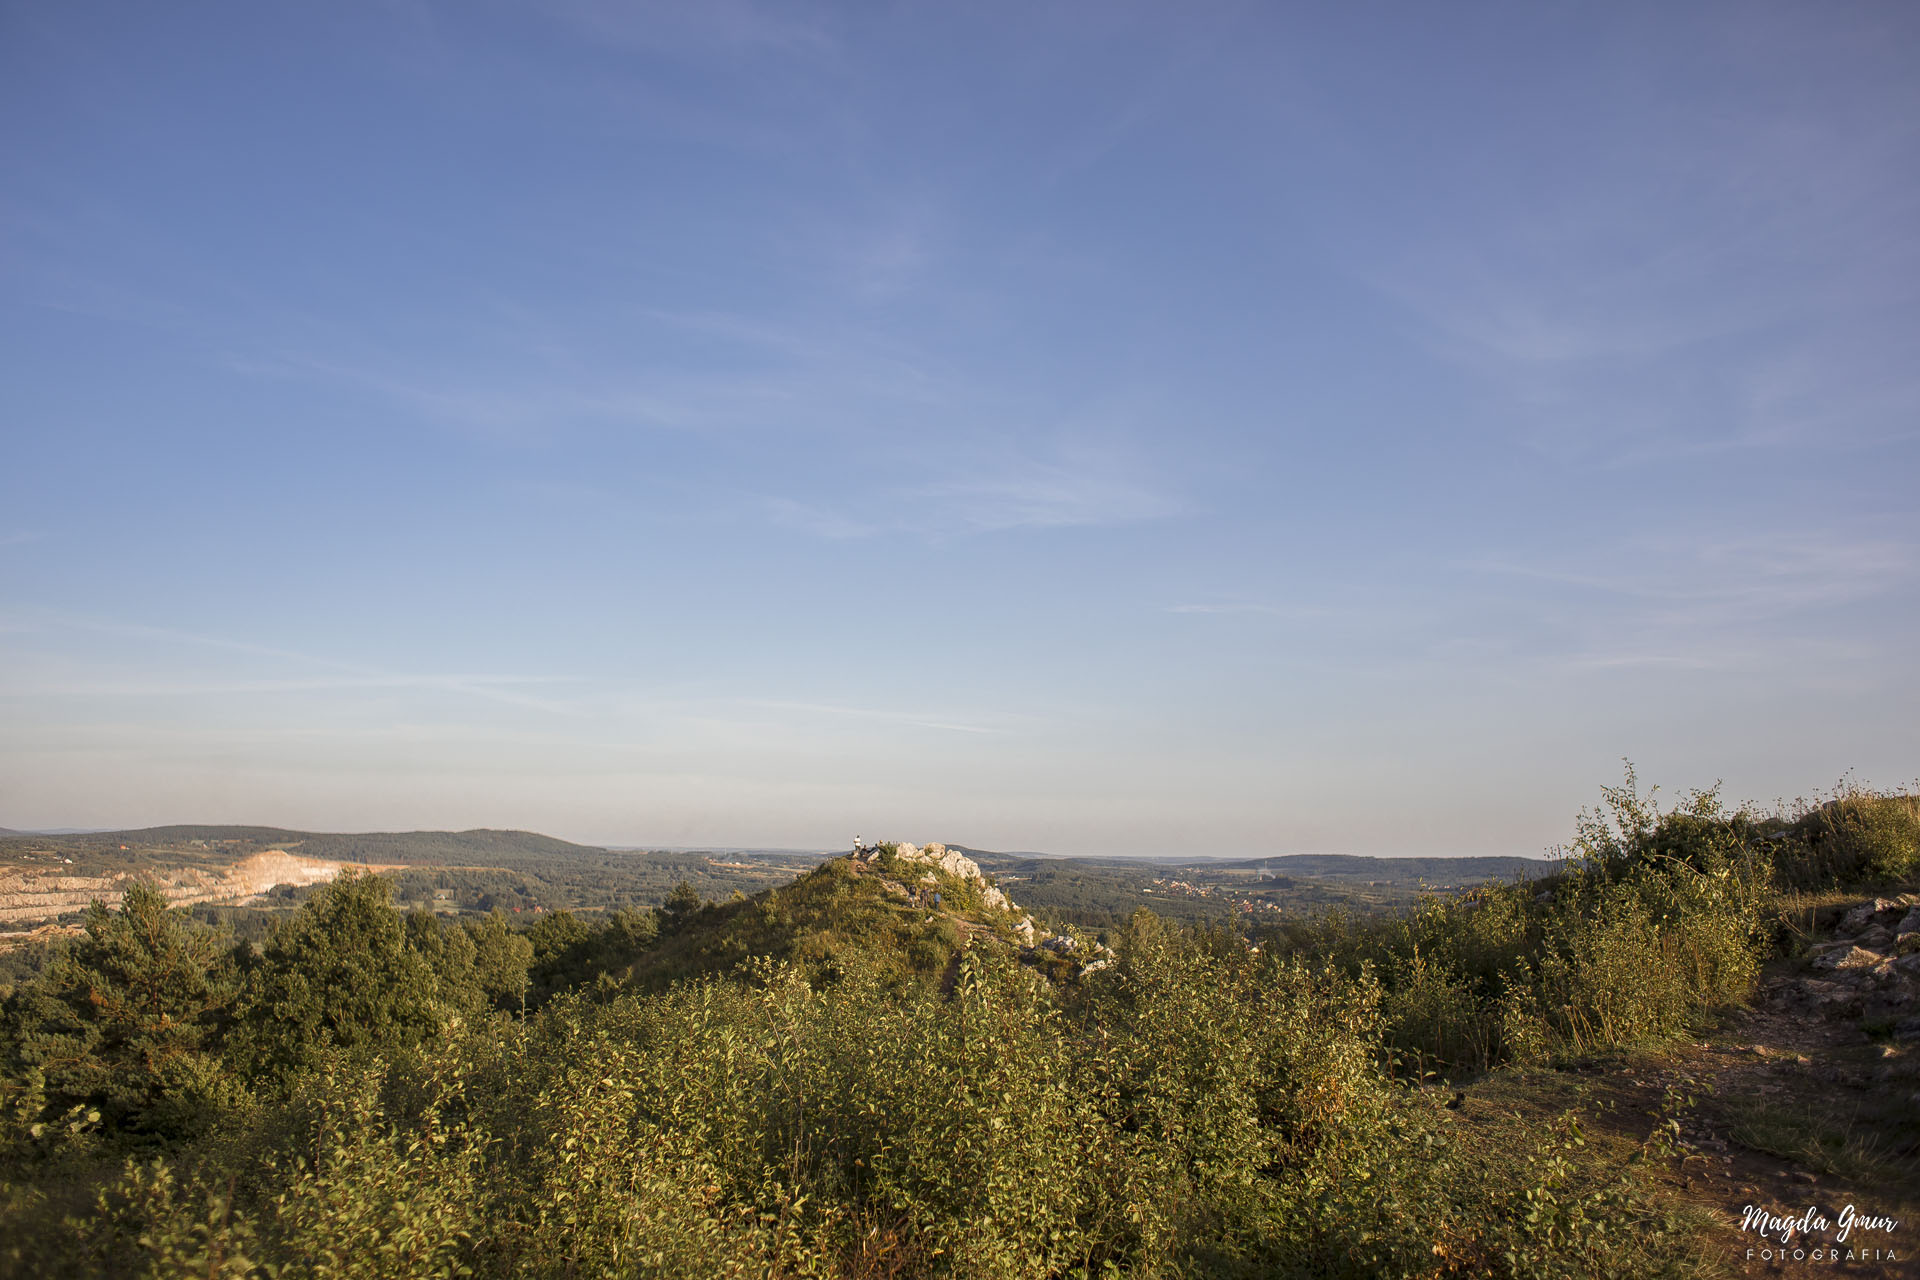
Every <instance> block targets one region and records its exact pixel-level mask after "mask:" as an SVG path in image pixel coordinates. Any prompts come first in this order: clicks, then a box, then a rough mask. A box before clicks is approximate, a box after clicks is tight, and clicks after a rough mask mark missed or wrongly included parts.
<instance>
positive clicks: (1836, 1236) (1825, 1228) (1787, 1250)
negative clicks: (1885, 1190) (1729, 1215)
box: [1740, 1204, 1900, 1262]
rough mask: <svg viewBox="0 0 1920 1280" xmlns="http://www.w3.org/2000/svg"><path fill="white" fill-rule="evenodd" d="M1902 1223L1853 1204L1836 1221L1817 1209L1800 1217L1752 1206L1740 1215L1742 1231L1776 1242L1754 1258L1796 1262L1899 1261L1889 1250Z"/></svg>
mask: <svg viewBox="0 0 1920 1280" xmlns="http://www.w3.org/2000/svg"><path fill="white" fill-rule="evenodd" d="M1899 1225H1900V1222H1899V1220H1898V1219H1896V1218H1890V1217H1886V1216H1884V1215H1880V1214H1871V1213H1862V1212H1861V1211H1860V1210H1858V1209H1856V1208H1855V1207H1854V1206H1852V1205H1848V1206H1847V1207H1846V1208H1844V1209H1842V1210H1841V1211H1840V1212H1839V1214H1838V1215H1837V1216H1836V1217H1835V1218H1834V1219H1832V1220H1829V1219H1828V1218H1827V1216H1826V1215H1825V1214H1823V1213H1821V1212H1820V1210H1818V1209H1815V1208H1813V1207H1811V1206H1809V1207H1808V1208H1807V1210H1806V1212H1804V1213H1802V1214H1800V1215H1798V1216H1797V1217H1789V1216H1788V1215H1786V1214H1784V1213H1773V1212H1770V1211H1769V1210H1766V1209H1762V1208H1761V1207H1760V1206H1758V1205H1751V1204H1750V1205H1748V1206H1747V1207H1746V1209H1745V1210H1744V1211H1743V1212H1742V1213H1741V1215H1740V1230H1741V1231H1743V1232H1744V1231H1751V1232H1753V1233H1754V1234H1755V1235H1757V1236H1759V1237H1760V1238H1761V1239H1762V1240H1766V1241H1771V1242H1775V1243H1774V1244H1771V1245H1755V1246H1754V1247H1752V1248H1750V1249H1748V1250H1747V1257H1748V1258H1749V1259H1758V1260H1760V1261H1761V1262H1775V1261H1784V1260H1786V1259H1788V1258H1791V1259H1793V1260H1794V1261H1795V1262H1802V1261H1813V1262H1898V1261H1899V1260H1900V1256H1899V1254H1898V1253H1897V1252H1896V1251H1895V1250H1893V1249H1892V1248H1890V1247H1887V1246H1890V1245H1891V1244H1892V1243H1893V1242H1892V1241H1891V1240H1890V1239H1888V1238H1887V1237H1890V1236H1892V1234H1893V1230H1894V1228H1895V1227H1898V1226H1899ZM1876 1232H1878V1233H1883V1234H1879V1235H1876V1234H1875V1233H1876ZM1829 1235H1831V1236H1832V1237H1833V1238H1832V1240H1831V1241H1830V1242H1829V1241H1828V1240H1827V1239H1826V1237H1827V1236H1829ZM1815 1237H1819V1238H1818V1239H1816V1238H1815ZM1856 1237H1857V1238H1856Z"/></svg>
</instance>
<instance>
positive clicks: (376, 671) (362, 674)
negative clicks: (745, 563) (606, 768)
mask: <svg viewBox="0 0 1920 1280" xmlns="http://www.w3.org/2000/svg"><path fill="white" fill-rule="evenodd" d="M15 622H16V623H17V625H15V626H10V627H9V628H8V630H9V631H11V632H13V633H15V634H21V633H29V632H32V631H42V630H54V631H59V630H66V631H77V632H88V633H93V634H96V635H105V636H119V637H123V638H126V639H132V640H139V641H143V642H146V643H148V644H153V643H165V644H173V645H185V646H190V647H194V648H201V649H212V650H215V651H220V652H226V653H233V654H246V655H249V656H252V657H258V658H268V659H273V660H277V661H283V662H289V663H293V664H295V665H297V666H303V667H306V668H309V669H310V670H311V669H314V668H317V669H318V670H319V671H321V672H324V673H326V674H297V675H289V676H278V675H276V676H262V677H254V678H229V679H215V680H199V681H196V680H152V679H131V680H129V679H124V678H121V679H97V678H83V679H78V680H73V679H67V680H59V681H47V682H44V683H41V684H17V685H13V686H0V696H8V697H15V698H21V697H34V696H102V697H104V696H145V697H165V696H175V695H179V696H191V695H196V694H216V693H231V694H247V693H259V694H267V693H296V692H309V691H318V690H326V689H343V690H344V689H353V688H360V689H421V690H439V691H442V692H447V693H457V694H463V695H466V696H469V697H474V698H479V699H482V700H485V701H489V702H497V703H501V704H505V705H509V706H516V707H524V708H527V709H530V710H536V711H543V712H547V713H549V714H553V715H578V714H580V711H579V709H578V708H577V707H574V706H572V705H569V704H567V703H564V702H557V701H554V700H552V699H549V698H541V697H536V696H534V695H532V694H528V693H523V692H521V691H520V690H521V688H522V687H524V686H528V685H554V684H563V683H568V682H569V681H568V680H566V679H565V678H563V677H554V676H516V675H472V674H465V673H438V672H404V671H392V670H386V669H382V668H379V667H373V666H368V665H366V664H363V663H356V662H343V661H340V660H338V659H334V658H327V657H323V656H320V655H317V654H312V653H304V652H301V651H299V650H294V649H287V648H282V647H279V646H275V645H265V644H258V643H255V642H252V641H246V640H233V639H229V638H227V637H224V636H213V635H205V634H201V633H198V632H192V631H182V630H178V629H175V628H171V627H154V626H147V625H143V624H138V623H124V622H114V621H106V620H101V619H95V618H80V617H73V616H71V615H57V614H55V615H40V616H38V617H35V618H29V619H17V620H15ZM67 658H68V661H69V662H72V661H73V658H72V655H71V654H69V655H67Z"/></svg>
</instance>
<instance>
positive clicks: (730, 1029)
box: [6, 919, 1632, 1278]
mask: <svg viewBox="0 0 1920 1280" xmlns="http://www.w3.org/2000/svg"><path fill="white" fill-rule="evenodd" d="M1219 941H1221V940H1219V939H1215V940H1213V942H1212V943H1210V942H1209V941H1208V940H1206V939H1196V938H1193V937H1191V936H1186V935H1178V934H1173V933H1170V932H1168V931H1166V930H1164V929H1162V928H1160V927H1159V926H1158V925H1157V923H1156V922H1153V921H1152V920H1150V919H1146V920H1142V921H1141V922H1139V924H1138V925H1137V926H1136V927H1135V928H1133V929H1130V930H1129V931H1128V932H1127V935H1126V937H1125V938H1124V939H1123V942H1124V948H1123V956H1124V959H1123V961H1122V963H1121V964H1120V965H1119V966H1117V968H1116V969H1115V970H1112V971H1110V972H1109V973H1108V974H1103V975H1100V977H1099V979H1098V980H1096V981H1093V982H1090V983H1089V984H1087V987H1086V988H1085V989H1084V990H1081V991H1078V992H1075V993H1072V995H1071V997H1070V998H1066V999H1063V998H1062V997H1061V996H1060V994H1059V993H1057V992H1056V991H1055V989H1054V988H1052V987H1051V986H1050V985H1049V984H1047V983H1045V982H1044V981H1042V980H1040V979H1038V978H1037V977H1036V976H1035V975H1033V974H1032V973H1030V972H1028V971H1027V970H1024V969H1022V968H1020V967H1019V966H1017V965H1013V964H1010V963H1007V962H1004V961H997V960H990V959H982V960H979V961H973V960H970V961H969V963H968V965H967V967H966V972H965V974H964V975H963V978H962V980H961V982H960V984H959V986H958V987H957V989H956V991H955V992H954V994H953V996H952V998H951V999H949V998H946V997H943V996H942V995H941V994H940V993H939V991H938V989H937V987H934V986H932V985H926V986H922V987H920V988H917V989H915V990H912V991H904V990H902V989H901V988H900V987H899V986H898V985H897V984H895V983H894V982H892V981H890V980H881V979H878V978H876V977H874V976H872V975H866V974H862V973H859V972H857V971H848V972H846V973H845V974H844V975H843V976H842V978H841V980H839V981H838V982H835V983H833V984H831V985H827V986H820V985H816V984H814V983H812V982H810V981H808V980H807V979H806V977H805V975H804V974H803V973H802V972H801V971H800V970H799V969H798V968H797V967H795V966H793V965H791V964H787V965H771V964H761V965H757V966H753V967H752V968H751V969H750V970H749V971H747V972H745V973H742V974H740V975H737V976H735V977H732V978H726V979H710V980H705V981H700V982H694V983H687V984H682V985H680V986H678V987H676V988H674V989H673V990H671V991H669V992H666V993H664V994H661V995H657V996H646V997H643V996H635V995H630V994H629V995H622V996H618V997H616V998H614V999H611V1000H604V1001H598V1002H596V1001H589V1000H582V999H578V998H574V997H566V998H562V999H559V1000H556V1001H555V1002H554V1003H553V1004H552V1005H550V1006H549V1007H548V1008H547V1009H546V1010H544V1011H543V1012H542V1013H541V1014H540V1015H538V1016H536V1017H534V1018H532V1019H530V1020H528V1021H526V1022H523V1023H512V1022H502V1023H497V1024H494V1025H492V1026H491V1027H486V1028H475V1029H470V1030H468V1031H466V1032H464V1033H461V1032H455V1033H451V1034H446V1035H442V1036H440V1037H437V1038H434V1039H432V1040H431V1041H429V1042H428V1043H427V1044H425V1045H423V1046H421V1048H420V1050H419V1052H417V1053H416V1054H414V1055H412V1056H411V1057H410V1058H409V1059H408V1060H406V1061H405V1062H404V1063H402V1062H395V1063H393V1064H390V1065H387V1066H385V1067H379V1066H373V1065H367V1064H355V1063H353V1062H352V1061H351V1060H350V1057H349V1056H348V1055H346V1054H344V1053H336V1054H328V1055H323V1057H324V1059H325V1060H324V1062H323V1063H322V1065H321V1066H320V1067H318V1068H316V1070H315V1071H314V1072H313V1073H312V1074H310V1075H308V1076H305V1077H303V1078H302V1079H301V1081H300V1082H299V1083H298V1084H297V1085H296V1086H295V1087H294V1088H293V1089H292V1090H291V1091H290V1092H289V1093H288V1095H287V1096H286V1098H285V1099H284V1100H283V1101H282V1102H280V1103H278V1104H277V1105H275V1106H273V1107H270V1108H267V1109H264V1110H263V1111H261V1112H258V1113H256V1114H254V1115H252V1116H251V1117H248V1118H247V1119H246V1121H245V1122H244V1123H237V1124H235V1125H233V1126H231V1127H230V1129H229V1130H228V1131H227V1132H226V1133H224V1134H221V1135H219V1136H218V1137H217V1138H209V1139H207V1140H203V1141H202V1142H200V1143H198V1144H196V1145H193V1146H190V1147H186V1148H183V1149H181V1150H180V1151H178V1152H177V1153H176V1154H175V1155H174V1156H173V1158H171V1159H170V1160H167V1161H164V1162H157V1163H143V1162H140V1161H137V1160H136V1161H133V1162H130V1163H127V1164H126V1165H124V1166H123V1167H122V1168H121V1169H120V1170H119V1171H118V1172H117V1173H114V1174H112V1175H111V1176H110V1177H108V1178H107V1179H106V1180H105V1182H104V1183H103V1184H102V1185H101V1188H100V1190H99V1191H98V1193H97V1194H96V1196H95V1197H94V1199H93V1200H92V1201H91V1202H89V1203H87V1204H86V1205H85V1206H84V1208H83V1209H82V1210H81V1211H74V1210H72V1209H69V1210H68V1211H67V1212H66V1213H65V1214H64V1216H63V1215H61V1214H59V1213H56V1212H54V1210H55V1209H57V1208H58V1204H57V1202H56V1200H55V1199H54V1198H53V1197H50V1196H49V1195H47V1194H45V1193H42V1192H36V1191H26V1190H23V1189H20V1188H16V1189H15V1192H14V1200H13V1203H12V1205H11V1206H9V1209H10V1212H8V1214H7V1217H8V1219H9V1225H11V1226H14V1227H15V1228H17V1230H16V1231H15V1232H14V1234H13V1235H12V1237H11V1241H12V1243H11V1244H10V1245H9V1246H6V1247H7V1248H10V1249H11V1250H12V1252H11V1255H10V1256H11V1261H12V1262H13V1263H14V1264H15V1265H16V1266H18V1267H21V1268H22V1269H31V1270H32V1271H33V1272H34V1273H35V1274H44V1275H50V1276H52V1275H97V1274H115V1275H163V1276H174V1275H209V1274H212V1275H221V1274H227V1275H245V1274H267V1273H268V1272H267V1271H266V1268H270V1267H271V1268H276V1270H274V1271H272V1272H271V1274H276V1275H297V1276H329V1277H358V1276H365V1277H376V1276H391V1275H397V1274H405V1275H417V1276H429V1275H446V1276H452V1275H462V1274H464V1275H480V1276H521V1275H526V1276H554V1277H560V1276H576V1275H637V1276H663V1277H664V1276H675V1277H679V1276H742V1275H753V1276H760V1275H774V1274H792V1275H822V1276H882V1275H954V1276H968V1277H1009V1278H1011V1277H1036V1278H1037V1277H1047V1276H1069V1275H1073V1276H1102V1275H1133V1276H1148V1275H1195V1276H1199V1275H1206V1276H1249V1277H1251V1276H1274V1275H1335V1276H1342V1275H1344V1276H1381V1275H1423V1274H1436V1273H1438V1272H1442V1271H1445V1270H1447V1269H1457V1270H1459V1271H1462V1272H1466V1273H1471V1274H1484V1275H1499V1274H1517V1275H1582V1274H1588V1273H1589V1272H1590V1271H1591V1269H1592V1267H1593V1265H1594V1264H1595V1263H1596V1261H1597V1260H1598V1259H1599V1258H1600V1257H1601V1256H1603V1254H1604V1252H1605V1251H1606V1249H1607V1248H1608V1244H1607V1240H1606V1237H1605V1230H1606V1227H1605V1223H1606V1221H1607V1220H1608V1219H1609V1218H1611V1217H1614V1216H1615V1215H1618V1214H1621V1213H1623V1212H1624V1213H1626V1214H1627V1215H1628V1216H1629V1217H1631V1216H1632V1210H1631V1205H1630V1202H1629V1201H1628V1200H1627V1199H1626V1198H1625V1197H1624V1188H1623V1187H1619V1186H1616V1187H1614V1188H1611V1189H1608V1188H1590V1189H1585V1190H1580V1191H1578V1192H1574V1191H1571V1190H1570V1189H1569V1187H1568V1185H1567V1179H1566V1178H1565V1177H1564V1175H1563V1174H1556V1173H1553V1172H1551V1171H1548V1172H1546V1173H1542V1174H1539V1175H1537V1176H1534V1177H1531V1178H1528V1179H1525V1180H1513V1179H1510V1178H1503V1176H1502V1174H1503V1170H1501V1169H1500V1168H1498V1167H1497V1166H1495V1167H1490V1166H1488V1165H1487V1164H1486V1163H1485V1161H1484V1160H1483V1159H1481V1158H1479V1157H1477V1156H1476V1155H1475V1154H1474V1153H1473V1152H1471V1151H1470V1150H1468V1149H1467V1148H1465V1147H1464V1146H1463V1145H1462V1144H1461V1143H1460V1142H1459V1141H1458V1139H1457V1135H1455V1133H1454V1132H1453V1131H1452V1129H1451V1127H1450V1125H1451V1116H1450V1114H1449V1113H1447V1112H1446V1111H1444V1110H1443V1109H1442V1108H1440V1107H1439V1106H1438V1105H1437V1104H1436V1103H1435V1102H1433V1101H1432V1100H1431V1099H1430V1098H1428V1096H1427V1095H1425V1094H1423V1093H1421V1092H1418V1091H1409V1090H1406V1089H1403V1088H1400V1087H1398V1086H1395V1085H1394V1084H1393V1083H1392V1082H1391V1081H1390V1080H1388V1079H1387V1078H1386V1077H1385V1076H1383V1075H1382V1074H1381V1073H1380V1072H1379V1070H1378V1069H1377V1066H1376V1064H1375V1061H1374V1045H1375V1035H1376V1032H1377V1016H1378V1015H1377V1009H1376V1007H1375V993H1374V992H1373V990H1372V989H1371V988H1370V987H1368V986H1367V985H1366V984H1358V985H1356V984H1352V983H1349V982H1346V981H1344V980H1341V979H1338V978H1335V977H1331V976H1328V975H1318V976H1316V975H1315V974H1313V973H1311V972H1310V971H1309V970H1308V969H1307V968H1306V967H1305V966H1304V965H1303V964H1301V963H1300V962H1298V961H1296V960H1283V959H1280V958H1277V957H1271V956H1269V957H1260V956H1256V955H1254V954H1252V953H1250V952H1248V951H1246V950H1245V949H1244V948H1232V947H1222V946H1218V945H1215V944H1216V943H1218V942H1219ZM1534 1136H1535V1138H1536V1140H1537V1143H1538V1146H1537V1148H1536V1149H1538V1150H1539V1151H1540V1152H1541V1153H1542V1156H1543V1158H1550V1157H1551V1155H1552V1153H1553V1151H1554V1147H1553V1145H1552V1143H1551V1140H1550V1138H1549V1136H1548V1135H1546V1134H1544V1133H1541V1134H1536V1135H1534ZM1521 1167H1522V1168H1523V1169H1524V1168H1525V1166H1524V1165H1522V1166H1521ZM1543 1205H1545V1206H1547V1208H1548V1210H1549V1212H1548V1213H1547V1214H1546V1215H1545V1216H1544V1217H1543V1216H1542V1212H1541V1206H1543ZM1436 1259H1440V1260H1443V1261H1442V1263H1441V1265H1439V1266H1436ZM1446 1260H1451V1263H1448V1262H1447V1261H1446Z"/></svg>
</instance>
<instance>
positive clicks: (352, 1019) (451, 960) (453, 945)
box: [231, 874, 481, 1079]
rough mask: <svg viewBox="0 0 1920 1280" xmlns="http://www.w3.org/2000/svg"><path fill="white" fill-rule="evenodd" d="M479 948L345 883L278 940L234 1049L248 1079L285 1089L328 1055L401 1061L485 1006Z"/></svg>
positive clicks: (384, 895)
mask: <svg viewBox="0 0 1920 1280" xmlns="http://www.w3.org/2000/svg"><path fill="white" fill-rule="evenodd" d="M475 950H476V949H475V947H474V944H473V942H472V940H471V939H469V938H468V937H467V936H466V935H465V933H464V932H459V931H446V930H443V929H442V928H441V927H440V925H439V924H438V923H437V922H436V921H434V920H433V918H432V917H430V916H424V915H416V916H414V917H412V918H411V919H410V920H408V921H405V922H403V921H402V919H401V918H400V917H399V916H398V915H397V914H395V912H394V910H393V907H392V905H391V903H390V901H389V898H388V890H387V885H386V882H385V881H383V880H381V879H379V878H378V877H375V876H356V875H352V874H347V875H343V876H341V877H340V878H339V879H337V880H335V881H334V882H333V883H332V884H330V885H328V886H327V887H326V889H325V890H324V891H323V892H322V893H320V894H318V895H316V896H315V897H314V898H313V899H312V900H311V901H310V902H308V903H307V905H306V906H304V907H302V908H301V909H300V910H299V911H298V912H297V913H295V915H294V916H293V917H292V918H291V919H289V920H287V921H286V922H285V923H284V924H282V925H281V926H280V927H279V928H278V929H276V930H275V931H274V934H273V936H272V938H271V939H269V940H268V942H267V945H266V949H265V951H264V952H263V954H262V955H261V956H260V958H259V961H258V963H257V964H256V965H255V966H254V969H253V972H252V974H251V975H250V981H249V983H248V987H247V993H246V998H245V1001H244V1004H243V1006H242V1009H241V1012H240V1018H239V1025H238V1026H237V1027H236V1028H235V1031H234V1035H233V1037H232V1041H231V1054H232V1056H233V1059H234V1061H235V1062H236V1063H238V1064H239V1065H240V1066H241V1067H242V1069H243V1070H245V1071H246V1072H248V1073H249V1074H252V1075H256V1076H264V1077H273V1078H280V1079H284V1078H287V1077H290V1076H291V1075H293V1074H295V1073H297V1072H299V1071H302V1070H305V1069H310V1068H313V1067H317V1066H318V1065H319V1064H320V1063H321V1061H322V1060H323V1059H324V1058H325V1057H326V1056H327V1054H328V1051H330V1050H340V1051H344V1052H345V1053H346V1054H347V1055H348V1056H349V1057H350V1058H352V1059H355V1060H359V1061H371V1060H374V1059H376V1058H380V1057H383V1056H391V1055H395V1054H403V1053H405V1052H406V1051H407V1050H410V1049H412V1048H414V1047H416V1046H418V1045H420V1044H421V1043H422V1042H423V1041H424V1040H425V1039H426V1038H427V1037H429V1036H431V1035H434V1034H436V1033H438V1032H439V1031H441V1030H442V1029H443V1028H445V1027H447V1026H448V1025H449V1024H451V1023H454V1022H456V1021H458V1020H459V1019H461V1018H463V1017H470V1016H472V1015H473V1014H474V1013H475V1012H476V1009H477V1006H478V1005H479V1004H480V1003H481V994H480V986H479V982H478V979H477V976H474V974H473V958H474V955H475Z"/></svg>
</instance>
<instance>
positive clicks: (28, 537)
mask: <svg viewBox="0 0 1920 1280" xmlns="http://www.w3.org/2000/svg"><path fill="white" fill-rule="evenodd" d="M46 536H47V535H46V534H44V533H35V532H24V531H23V532H20V533H0V547H24V546H26V545H27V544H28V543H30V542H39V541H40V540H41V539H43V538H45V537H46Z"/></svg>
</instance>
